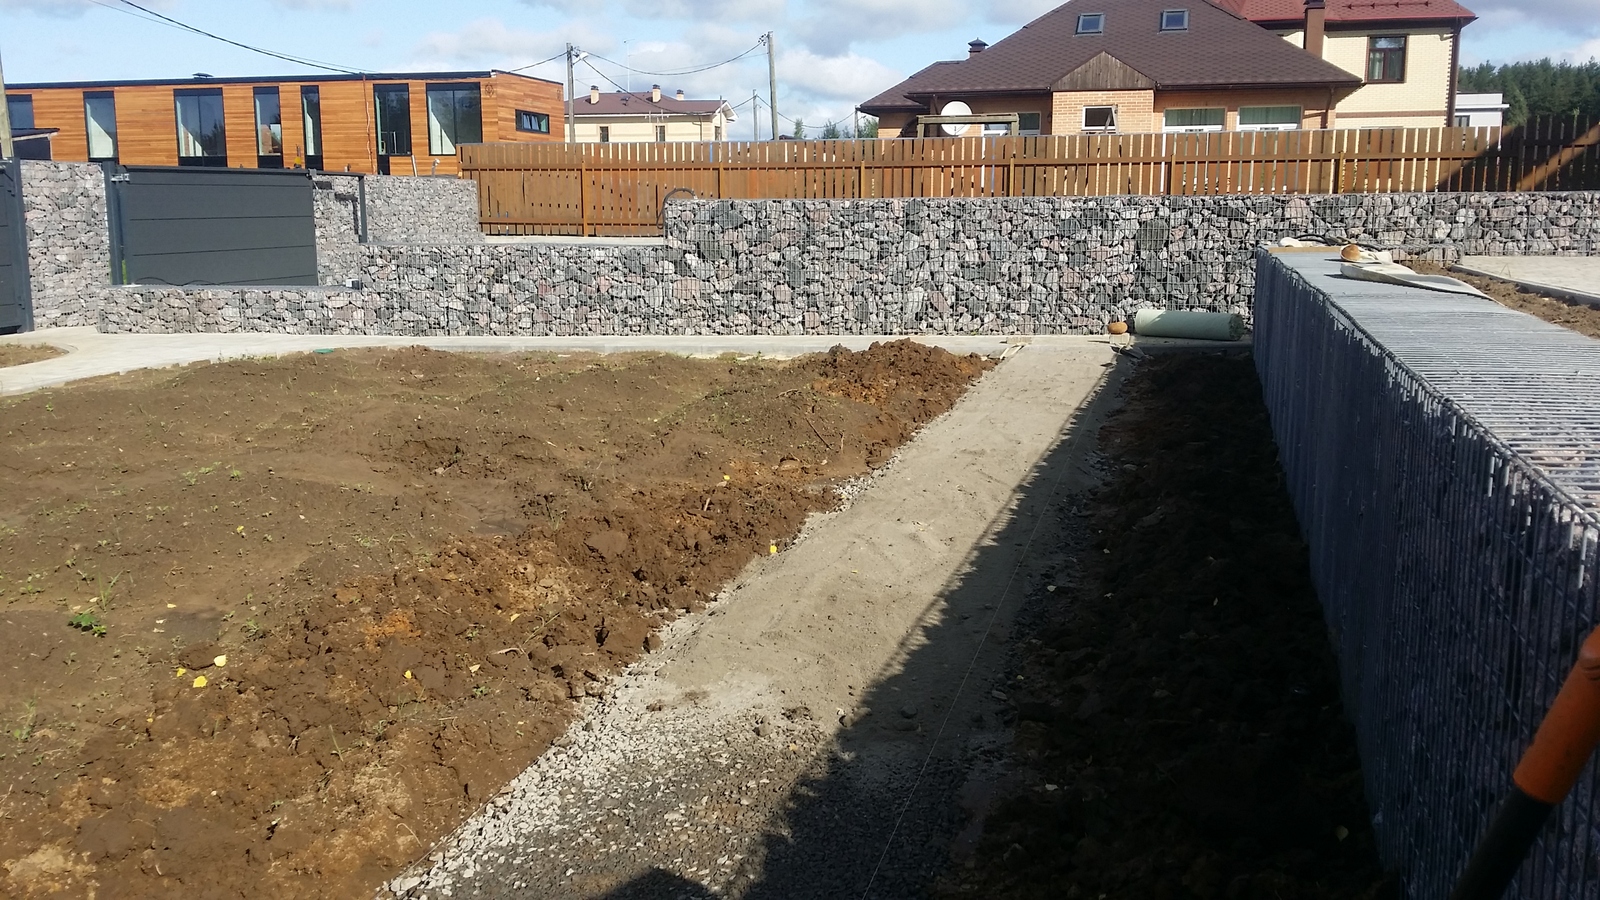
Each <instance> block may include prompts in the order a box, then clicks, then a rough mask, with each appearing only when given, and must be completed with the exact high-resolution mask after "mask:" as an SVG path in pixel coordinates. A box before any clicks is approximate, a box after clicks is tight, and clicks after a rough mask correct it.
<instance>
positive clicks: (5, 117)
mask: <svg viewBox="0 0 1600 900" xmlns="http://www.w3.org/2000/svg"><path fill="white" fill-rule="evenodd" d="M5 96H6V70H5V64H4V63H3V62H0V100H3V99H5ZM16 155H17V148H16V146H15V144H13V143H12V140H11V104H9V103H0V159H12V158H14V157H16Z"/></svg>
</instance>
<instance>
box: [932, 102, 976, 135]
mask: <svg viewBox="0 0 1600 900" xmlns="http://www.w3.org/2000/svg"><path fill="white" fill-rule="evenodd" d="M939 115H941V116H970V115H972V107H970V106H968V105H966V104H965V103H962V102H961V101H960V100H952V101H950V102H949V103H946V104H945V105H944V109H941V110H939ZM940 127H941V128H943V129H944V133H945V134H948V135H950V136H951V137H961V136H962V135H964V134H966V133H967V132H968V131H971V130H972V126H971V125H970V124H969V125H941V126H940Z"/></svg>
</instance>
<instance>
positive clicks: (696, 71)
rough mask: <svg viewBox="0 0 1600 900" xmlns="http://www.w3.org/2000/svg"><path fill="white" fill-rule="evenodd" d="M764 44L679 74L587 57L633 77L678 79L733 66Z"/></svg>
mask: <svg viewBox="0 0 1600 900" xmlns="http://www.w3.org/2000/svg"><path fill="white" fill-rule="evenodd" d="M766 43H767V42H766V39H765V38H763V39H761V40H759V41H756V45H755V46H754V47H751V48H750V49H749V50H746V51H745V52H743V53H741V54H739V55H738V56H735V57H733V58H732V59H725V60H723V61H722V62H719V63H711V64H710V65H705V66H699V67H697V68H691V69H684V70H683V71H681V72H646V71H645V70H643V69H635V68H633V67H632V66H629V65H627V64H626V63H619V62H617V61H616V60H614V59H606V57H604V56H601V55H600V54H598V53H591V54H589V55H590V56H593V57H594V58H595V59H603V60H605V61H606V62H608V63H610V64H612V65H613V66H616V67H618V68H620V69H624V70H626V71H629V72H632V73H633V74H635V75H653V76H655V77H657V78H678V77H680V76H683V75H697V74H699V73H701V72H709V71H711V70H712V69H720V68H722V67H723V66H730V65H733V64H734V63H736V62H738V61H739V60H741V59H744V58H745V57H747V56H749V55H751V54H752V53H755V52H756V51H758V50H760V49H761V48H762V47H764V46H766Z"/></svg>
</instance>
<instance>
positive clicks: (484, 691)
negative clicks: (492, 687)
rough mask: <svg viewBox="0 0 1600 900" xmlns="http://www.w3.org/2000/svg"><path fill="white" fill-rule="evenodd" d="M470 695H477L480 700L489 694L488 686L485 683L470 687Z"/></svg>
mask: <svg viewBox="0 0 1600 900" xmlns="http://www.w3.org/2000/svg"><path fill="white" fill-rule="evenodd" d="M472 696H474V697H477V698H478V699H480V700H481V699H483V698H484V697H487V696H489V686H488V685H486V684H480V685H477V686H476V687H474V688H473V689H472Z"/></svg>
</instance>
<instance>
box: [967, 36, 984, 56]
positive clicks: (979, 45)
mask: <svg viewBox="0 0 1600 900" xmlns="http://www.w3.org/2000/svg"><path fill="white" fill-rule="evenodd" d="M987 49H989V45H988V44H986V43H984V42H983V39H982V38H979V39H978V40H976V41H973V42H972V43H970V44H968V45H967V59H971V58H973V57H974V56H977V55H978V54H979V53H982V52H983V51H985V50H987Z"/></svg>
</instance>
